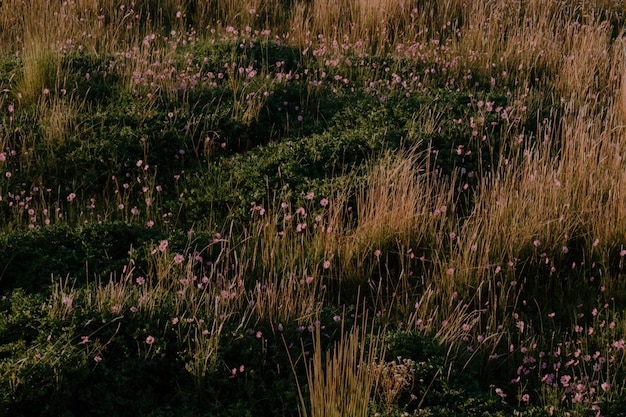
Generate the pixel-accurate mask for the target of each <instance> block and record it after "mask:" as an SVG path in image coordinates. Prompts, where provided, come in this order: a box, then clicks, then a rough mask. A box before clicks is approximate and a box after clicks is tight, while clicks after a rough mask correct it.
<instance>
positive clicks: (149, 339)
mask: <svg viewBox="0 0 626 417" xmlns="http://www.w3.org/2000/svg"><path fill="white" fill-rule="evenodd" d="M146 343H147V344H148V345H151V344H153V343H154V337H153V336H148V337H146Z"/></svg>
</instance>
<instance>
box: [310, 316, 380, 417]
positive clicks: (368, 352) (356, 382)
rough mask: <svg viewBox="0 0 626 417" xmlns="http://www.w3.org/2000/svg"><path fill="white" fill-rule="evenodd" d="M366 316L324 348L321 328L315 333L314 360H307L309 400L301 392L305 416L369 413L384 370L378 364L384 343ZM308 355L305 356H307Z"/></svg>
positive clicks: (321, 416) (366, 414)
mask: <svg viewBox="0 0 626 417" xmlns="http://www.w3.org/2000/svg"><path fill="white" fill-rule="evenodd" d="M367 327H368V326H367V320H366V319H363V322H362V324H361V325H357V326H355V327H354V328H353V329H351V330H350V331H344V329H343V328H342V332H341V339H340V340H339V341H338V342H336V343H335V344H334V346H333V348H332V349H331V350H330V351H328V352H326V353H325V352H324V349H323V345H322V339H321V338H322V335H321V331H320V330H319V329H316V330H315V334H314V336H313V349H314V351H313V354H312V361H311V362H310V363H308V364H306V374H307V382H308V387H309V401H308V402H307V401H306V400H305V399H304V397H303V396H302V393H301V392H300V400H301V408H300V414H301V415H302V416H303V417H340V416H354V417H366V416H368V415H369V414H368V411H369V404H370V401H371V399H372V396H373V394H374V392H375V391H376V388H377V386H378V382H379V380H380V377H381V373H380V372H378V368H377V367H376V366H375V365H376V364H378V363H379V362H380V360H381V358H383V357H384V346H382V345H381V343H380V338H379V337H378V335H377V334H376V333H374V331H373V330H369V331H368V329H367ZM305 358H306V356H305Z"/></svg>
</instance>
